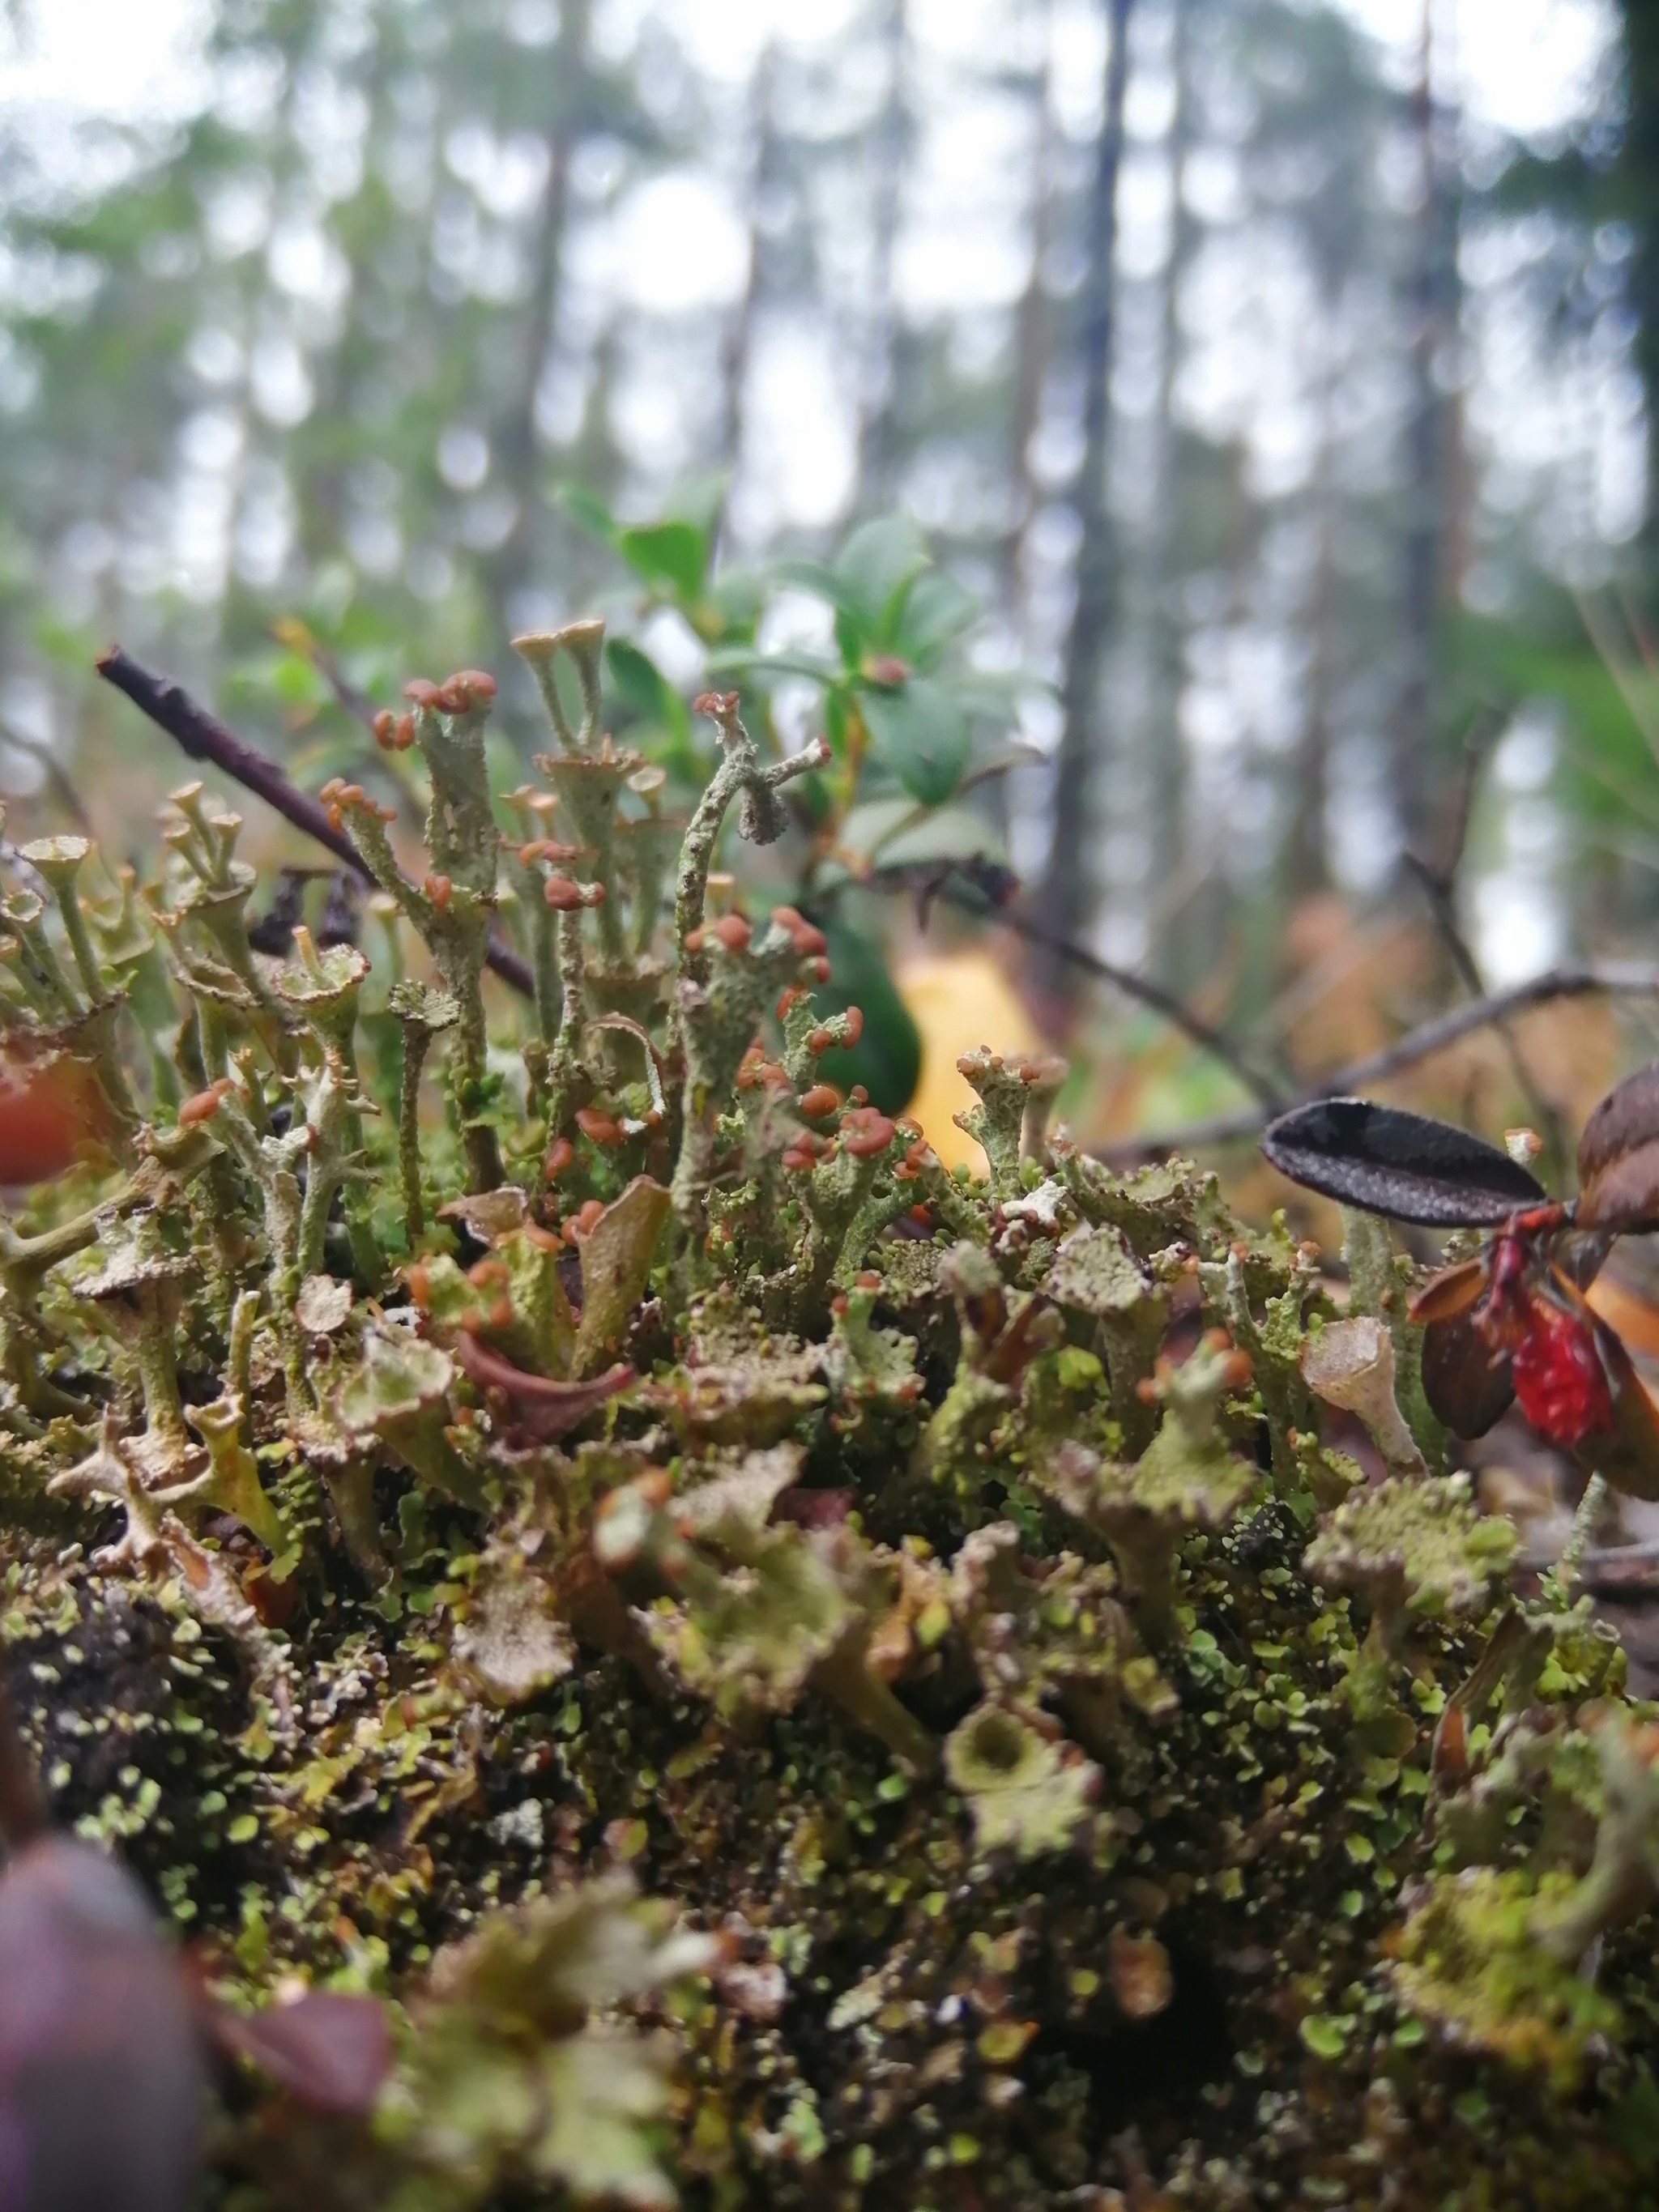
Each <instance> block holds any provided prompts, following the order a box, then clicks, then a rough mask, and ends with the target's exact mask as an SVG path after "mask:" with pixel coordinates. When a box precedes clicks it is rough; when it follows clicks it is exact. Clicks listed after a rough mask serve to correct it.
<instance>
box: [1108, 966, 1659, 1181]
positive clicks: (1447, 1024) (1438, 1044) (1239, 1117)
mask: <svg viewBox="0 0 1659 2212" xmlns="http://www.w3.org/2000/svg"><path fill="white" fill-rule="evenodd" d="M1594 991H1606V992H1608V993H1612V994H1617V995H1619V996H1620V997H1627V998H1638V999H1645V998H1654V997H1659V968H1656V967H1654V966H1652V965H1651V964H1650V963H1649V962H1647V961H1644V960H1586V961H1582V962H1575V963H1571V964H1569V965H1564V966H1562V967H1559V968H1549V969H1546V970H1545V971H1544V973H1543V974H1542V975H1534V977H1533V978H1532V980H1531V981H1529V982H1526V983H1517V984H1516V985H1515V986H1514V987H1513V988H1512V989H1510V990H1507V991H1494V992H1492V993H1491V994H1489V995H1488V996H1487V997H1486V998H1484V999H1475V1000H1471V1001H1470V1002H1469V1004H1468V1005H1467V1006H1454V1007H1453V1008H1452V1009H1451V1010H1450V1012H1449V1013H1444V1014H1437V1015H1436V1016H1435V1017H1434V1018H1433V1020H1432V1021H1427V1022H1419V1024H1418V1026H1417V1027H1416V1028H1415V1029H1414V1030H1407V1032H1406V1034H1405V1036H1401V1037H1396V1038H1395V1041H1394V1042H1393V1043H1392V1044H1389V1045H1384V1046H1383V1049H1382V1050H1381V1051H1380V1052H1373V1053H1369V1054H1367V1055H1366V1056H1365V1058H1364V1060H1350V1061H1349V1062H1348V1065H1347V1066H1346V1067H1339V1068H1334V1069H1333V1070H1332V1072H1331V1073H1330V1074H1328V1075H1326V1076H1322V1077H1321V1078H1320V1079H1319V1081H1318V1082H1317V1083H1311V1084H1309V1085H1307V1086H1306V1088H1305V1089H1304V1090H1302V1091H1298V1092H1297V1096H1296V1097H1294V1098H1292V1099H1291V1100H1290V1101H1289V1102H1288V1103H1290V1104H1291V1105H1293V1106H1300V1105H1305V1104H1306V1103H1308V1101H1309V1100H1310V1099H1314V1098H1334V1097H1340V1096H1341V1095H1342V1094H1344V1093H1346V1092H1347V1091H1361V1090H1364V1087H1365V1086H1366V1085H1368V1084H1372V1083H1382V1082H1385V1081H1386V1080H1387V1079H1388V1078H1389V1076H1391V1075H1398V1074H1400V1073H1401V1072H1402V1070H1404V1069H1406V1068H1407V1067H1415V1066H1417V1065H1418V1063H1419V1061H1420V1060H1430V1059H1432V1058H1433V1056H1434V1054H1436V1053H1437V1052H1443V1051H1444V1049H1445V1048H1446V1047H1447V1046H1448V1045H1452V1044H1455V1043H1456V1042H1458V1040H1459V1038H1460V1037H1466V1036H1469V1035H1470V1033H1471V1032H1472V1031H1474V1030H1481V1029H1486V1028H1488V1027H1489V1026H1490V1025H1491V1024H1492V1023H1493V1022H1494V1021H1503V1020H1504V1019H1506V1018H1508V1017H1509V1016H1510V1015H1511V1014H1518V1013H1523V1012H1526V1010H1527V1009H1528V1007H1530V1006H1547V1005H1548V1004H1549V1003H1550V1002H1551V1001H1552V1000H1555V999H1582V998H1586V997H1588V996H1589V994H1590V993H1592V992H1594ZM1273 1110H1274V1109H1273V1108H1271V1107H1263V1106H1241V1107H1238V1108H1237V1109H1235V1110H1234V1111H1233V1112H1232V1113H1231V1114H1217V1115H1212V1117H1211V1118H1210V1119H1209V1120H1207V1121H1189V1122H1188V1123H1187V1124H1186V1126H1185V1127H1182V1128H1179V1129H1170V1130H1168V1131H1166V1132H1164V1133H1162V1134H1155V1135H1152V1136H1148V1137H1133V1138H1126V1139H1123V1140H1122V1141H1121V1142H1120V1143H1118V1144H1115V1145H1109V1146H1103V1148H1102V1150H1101V1154H1100V1157H1101V1158H1103V1159H1105V1160H1118V1159H1130V1160H1135V1159H1145V1158H1148V1157H1149V1156H1151V1155H1157V1156H1158V1157H1160V1158H1161V1157H1163V1156H1164V1155H1165V1154H1167V1153H1170V1152H1190V1151H1195V1150H1197V1149H1198V1148H1200V1146H1207V1145H1225V1144H1232V1143H1236V1142H1237V1141H1238V1140H1239V1139H1243V1138H1245V1137H1254V1136H1255V1133H1256V1132H1257V1131H1258V1130H1259V1129H1260V1128H1261V1127H1262V1125H1263V1124H1264V1123H1265V1122H1266V1121H1268V1120H1269V1119H1270V1118H1271V1116H1272V1114H1273Z"/></svg>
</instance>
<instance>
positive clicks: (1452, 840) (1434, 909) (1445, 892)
mask: <svg viewBox="0 0 1659 2212" xmlns="http://www.w3.org/2000/svg"><path fill="white" fill-rule="evenodd" d="M1501 720H1502V717H1501V716H1500V715H1499V714H1498V712H1497V710H1496V709H1495V708H1484V709H1483V710H1482V711H1481V713H1480V714H1479V715H1478V716H1477V717H1476V719H1475V722H1474V727H1473V728H1472V729H1471V731H1470V732H1469V734H1468V738H1466V740H1465V741H1464V746H1463V760H1462V769H1461V771H1460V773H1459V775H1458V788H1457V796H1456V799H1455V804H1454V805H1453V809H1452V812H1451V815H1450V817H1449V821H1448V823H1447V828H1446V835H1445V836H1444V837H1443V839H1442V841H1441V851H1440V854H1439V857H1438V858H1437V859H1436V860H1428V859H1425V857H1424V855H1423V854H1420V853H1413V852H1409V851H1408V852H1407V853H1406V854H1405V855H1404V860H1405V864H1406V866H1407V869H1408V870H1409V871H1410V872H1411V873H1412V874H1413V875H1414V876H1415V877H1416V878H1417V879H1418V881H1419V883H1420V884H1422V886H1423V890H1424V891H1425V895H1426V896H1427V898H1428V902H1429V912H1430V914H1431V915H1432V917H1433V920H1434V926H1435V929H1436V931H1437V933H1438V935H1439V938H1440V941H1441V943H1442V944H1443V945H1444V946H1445V948H1446V951H1447V953H1448V955H1449V957H1450V960H1451V963H1452V965H1453V967H1454V968H1455V969H1456V970H1457V975H1458V980H1459V981H1461V982H1462V986H1463V987H1464V989H1465V990H1466V991H1467V992H1468V994H1469V996H1470V997H1471V998H1472V999H1477V1000H1479V999H1483V998H1485V997H1486V978H1485V976H1484V975H1482V974H1481V972H1480V963H1479V961H1478V960H1477V959H1476V958H1475V957H1474V948H1473V946H1472V945H1470V944H1469V941H1468V939H1467V938H1466V937H1465V936H1464V934H1463V932H1462V927H1461V926H1460V924H1459V922H1458V919H1457V877H1458V871H1459V870H1460V869H1461V868H1462V865H1463V854H1464V849H1465V848H1466V846H1467V844H1468V834H1469V815H1470V811H1471V810H1472V808H1473V807H1474V794H1475V790H1476V787H1477V786H1478V785H1479V782H1480V769H1481V765H1482V763H1483V761H1484V759H1485V757H1486V749H1487V747H1488V745H1489V744H1491V742H1492V738H1493V737H1494V736H1495V735H1496V734H1497V732H1498V725H1499V723H1500V721H1501ZM1492 1027H1493V1028H1494V1029H1495V1030H1497V1032H1498V1037H1499V1038H1500V1040H1501V1041H1502V1043H1503V1046H1504V1054H1505V1055H1506V1057H1507V1058H1508V1060H1509V1063H1510V1073H1512V1074H1513V1076H1514V1078H1515V1080H1516V1087H1517V1088H1518V1089H1519V1091H1520V1092H1521V1095H1522V1097H1523V1098H1524V1099H1525V1100H1526V1102H1527V1110H1528V1113H1529V1114H1530V1115H1531V1116H1532V1119H1533V1120H1534V1122H1536V1124H1537V1125H1538V1128H1539V1130H1540V1132H1541V1134H1542V1137H1543V1140H1544V1149H1545V1152H1546V1153H1547V1157H1548V1158H1549V1161H1550V1163H1551V1164H1552V1169H1553V1172H1555V1173H1557V1174H1559V1173H1561V1172H1563V1171H1564V1170H1565V1168H1566V1165H1567V1162H1568V1158H1569V1153H1568V1146H1567V1133H1566V1127H1565V1123H1564V1122H1563V1121H1562V1118H1561V1112H1560V1109H1559V1107H1558V1106H1557V1105H1556V1103H1555V1102H1554V1101H1553V1099H1552V1098H1549V1097H1546V1095H1545V1093H1544V1091H1543V1090H1542V1088H1541V1086H1540V1085H1539V1084H1537V1083H1536V1082H1535V1081H1534V1079H1533V1073H1532V1070H1531V1069H1530V1068H1529V1067H1528V1065H1527V1060H1526V1055H1525V1054H1524V1053H1523V1052H1522V1049H1521V1046H1520V1042H1519V1040H1518V1039H1517V1038H1516V1034H1515V1029H1514V1025H1513V1024H1512V1023H1510V1022H1509V1021H1507V1020H1506V1019H1504V1018H1503V1017H1502V1016H1501V1015H1500V1016H1494V1018H1493V1021H1492Z"/></svg>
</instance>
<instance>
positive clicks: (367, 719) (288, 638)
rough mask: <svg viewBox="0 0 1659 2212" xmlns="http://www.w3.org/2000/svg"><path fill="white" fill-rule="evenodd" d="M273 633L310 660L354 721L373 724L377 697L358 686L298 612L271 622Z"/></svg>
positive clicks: (278, 640) (290, 649) (368, 726)
mask: <svg viewBox="0 0 1659 2212" xmlns="http://www.w3.org/2000/svg"><path fill="white" fill-rule="evenodd" d="M270 634H271V635H272V636H273V637H274V638H275V639H276V642H277V644H278V645H283V646H286V647H288V649H289V652H290V653H298V654H299V655H300V656H301V659H304V660H308V661H309V662H310V663H311V665H312V666H313V668H314V669H315V670H316V671H317V673H318V674H319V676H320V677H321V678H322V679H323V681H324V683H325V684H327V686H328V688H329V690H331V692H332V693H333V694H334V697H335V701H336V703H337V705H338V706H340V707H341V708H343V709H344V711H345V712H346V713H347V714H349V715H350V717H351V719H352V720H353V721H354V722H361V723H362V726H363V727H364V729H366V730H372V729H373V728H374V717H375V715H376V714H377V713H378V712H379V711H380V710H379V708H377V707H376V705H375V703H374V700H372V699H371V698H370V697H369V696H368V692H367V691H362V690H359V689H358V687H357V686H356V684H354V683H353V682H352V680H351V678H349V676H348V675H347V674H346V672H345V670H344V669H343V667H342V666H341V665H340V663H339V661H338V660H337V659H336V657H335V656H334V654H333V653H331V652H330V651H329V649H328V647H326V646H325V644H324V643H323V641H322V640H321V639H320V638H319V637H315V636H313V634H312V632H311V631H310V629H307V626H306V624H305V623H302V622H301V620H300V619H299V617H298V616H297V615H283V616H281V617H279V618H278V619H277V620H276V622H274V623H272V624H271V626H270Z"/></svg>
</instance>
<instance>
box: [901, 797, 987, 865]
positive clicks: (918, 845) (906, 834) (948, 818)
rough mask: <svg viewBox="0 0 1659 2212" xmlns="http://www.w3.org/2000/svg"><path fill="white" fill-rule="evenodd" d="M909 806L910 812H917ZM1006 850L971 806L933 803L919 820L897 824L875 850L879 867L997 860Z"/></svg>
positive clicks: (913, 813) (913, 814)
mask: <svg viewBox="0 0 1659 2212" xmlns="http://www.w3.org/2000/svg"><path fill="white" fill-rule="evenodd" d="M916 811H917V810H916V809H915V807H912V808H911V809H910V813H911V814H912V816H915V814H916ZM1007 857H1008V855H1007V850H1006V847H1005V846H1004V844H1003V842H1002V840H1001V838H1000V837H999V836H998V835H997V833H996V830H995V829H994V828H993V826H992V824H991V823H988V822H987V821H986V820H985V819H984V818H983V817H982V816H981V815H978V814H975V811H974V810H973V808H972V807H971V806H936V807H934V808H933V810H932V811H930V812H928V813H926V814H923V815H922V816H921V818H920V819H919V820H912V821H910V822H909V823H907V824H905V825H903V826H901V827H896V828H895V829H894V830H893V832H892V834H891V835H890V836H888V837H887V838H885V839H884V841H883V842H882V844H881V845H880V847H879V848H878V850H877V852H876V854H875V860H876V865H877V866H878V867H881V868H915V867H921V866H926V865H927V863H928V862H929V861H940V860H998V861H1001V862H1003V863H1005V864H1006V860H1007Z"/></svg>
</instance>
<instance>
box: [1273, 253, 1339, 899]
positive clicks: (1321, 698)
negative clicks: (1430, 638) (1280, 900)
mask: <svg viewBox="0 0 1659 2212" xmlns="http://www.w3.org/2000/svg"><path fill="white" fill-rule="evenodd" d="M1336 313H1337V305H1336V302H1335V301H1334V300H1333V299H1331V298H1330V296H1329V295H1327V297H1326V300H1325V302H1324V315H1323V321H1324V325H1325V329H1324V338H1323V343H1324V349H1325V350H1324V358H1323V359H1322V362H1321V363H1320V371H1319V397H1318V409H1319V428H1318V443H1317V445H1316V447H1315V451H1314V472H1313V483H1312V484H1311V486H1310V506H1311V509H1312V517H1313V532H1314V549H1313V568H1312V572H1311V575H1310V582H1309V590H1308V611H1307V635H1308V688H1307V695H1306V699H1305V702H1304V710H1303V717H1302V729H1301V732H1300V735H1299V737H1298V738H1297V748H1296V759H1295V767H1294V774H1295V778H1296V788H1295V792H1294V793H1293V795H1292V798H1291V823H1290V831H1289V835H1288V836H1287V838H1286V840H1285V864H1284V866H1285V889H1286V890H1287V891H1288V892H1289V894H1290V896H1291V898H1292V899H1298V898H1305V897H1307V896H1310V894H1311V893H1312V892H1315V891H1322V890H1324V889H1325V888H1326V887H1327V885H1328V884H1329V882H1330V862H1329V855H1328V848H1327V839H1326V809H1327V806H1328V804H1329V800H1330V783H1331V707H1332V697H1333V694H1334V691H1335V689H1336V665H1335V662H1336V492H1335V486H1334V483H1333V481H1332V477H1333V474H1334V460H1335V455H1334V451H1333V447H1334V441H1335V435H1336V425H1335V414H1336V390H1337V384H1338V380H1339V368H1338V348H1337V344H1336V341H1335V338H1334V336H1333V334H1332V325H1333V324H1334V320H1335V318H1336Z"/></svg>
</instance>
